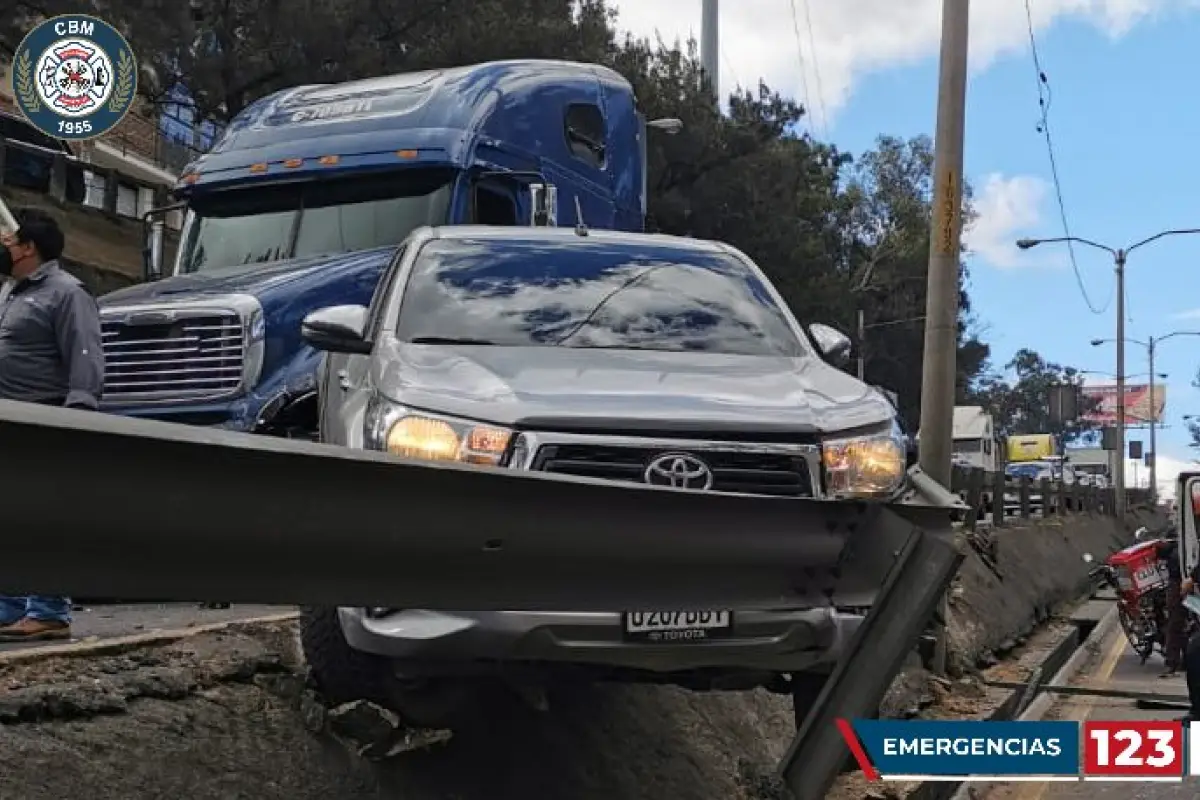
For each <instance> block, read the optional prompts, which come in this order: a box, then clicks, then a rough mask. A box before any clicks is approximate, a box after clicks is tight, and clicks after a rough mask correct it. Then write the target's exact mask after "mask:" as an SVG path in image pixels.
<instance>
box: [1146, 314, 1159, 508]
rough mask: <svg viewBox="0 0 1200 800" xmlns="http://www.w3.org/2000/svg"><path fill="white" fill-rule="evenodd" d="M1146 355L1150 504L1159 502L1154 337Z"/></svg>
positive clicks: (1147, 344)
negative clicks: (1148, 366) (1147, 367)
mask: <svg viewBox="0 0 1200 800" xmlns="http://www.w3.org/2000/svg"><path fill="white" fill-rule="evenodd" d="M1146 355H1147V358H1148V359H1149V361H1150V505H1155V504H1157V503H1158V436H1157V432H1156V430H1155V429H1156V428H1157V427H1158V426H1157V425H1156V424H1155V422H1154V416H1155V415H1154V411H1155V406H1154V381H1155V380H1156V378H1157V376H1156V375H1155V374H1154V337H1153V336H1151V337H1150V338H1149V339H1148V340H1147V342H1146Z"/></svg>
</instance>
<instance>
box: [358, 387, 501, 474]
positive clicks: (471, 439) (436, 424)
mask: <svg viewBox="0 0 1200 800" xmlns="http://www.w3.org/2000/svg"><path fill="white" fill-rule="evenodd" d="M365 424H366V431H365V434H366V435H365V443H366V445H367V447H369V448H370V449H372V450H383V451H385V452H388V453H391V454H392V455H397V456H404V457H406V458H423V459H426V460H428V461H458V462H460V463H465V464H490V465H496V464H499V463H500V460H501V458H503V457H504V453H505V452H506V451H507V450H508V443H509V441H510V440H511V439H512V436H513V432H512V431H511V430H509V429H507V428H500V427H496V426H494V425H486V424H483V423H480V422H474V421H471V420H464V419H455V418H453V417H443V416H435V415H432V414H424V413H420V412H416V411H409V410H408V409H406V408H404V407H402V406H397V405H394V404H391V403H389V402H387V401H386V400H382V399H376V400H374V401H372V403H371V405H370V407H368V409H367V416H366V420H365Z"/></svg>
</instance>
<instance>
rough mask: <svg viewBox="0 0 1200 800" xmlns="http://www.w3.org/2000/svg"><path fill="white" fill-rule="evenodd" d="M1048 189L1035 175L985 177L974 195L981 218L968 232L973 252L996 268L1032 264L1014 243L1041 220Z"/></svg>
mask: <svg viewBox="0 0 1200 800" xmlns="http://www.w3.org/2000/svg"><path fill="white" fill-rule="evenodd" d="M1049 188H1050V187H1049V184H1048V183H1047V182H1046V181H1044V180H1042V179H1041V178H1038V177H1036V176H1033V175H1013V176H1011V177H1005V176H1004V175H1001V174H999V173H992V174H990V175H988V176H986V177H985V178H984V179H983V182H982V185H981V186H980V187H979V189H978V191H977V192H976V195H975V210H976V212H977V213H978V215H979V216H978V218H977V219H976V220H975V222H974V224H973V225H972V226H971V227H970V228H969V229H968V230H967V232H966V237H965V238H966V244H967V247H968V248H969V249H970V251H971V252H972V253H974V254H975V255H976V256H978V257H980V258H982V259H984V260H985V261H987V262H988V263H989V264H991V265H992V266H995V267H1002V268H1010V267H1017V266H1022V265H1028V264H1030V263H1031V262H1030V261H1029V259H1028V258H1027V257H1025V254H1024V253H1023V252H1022V251H1021V250H1018V249H1017V246H1016V244H1015V242H1016V240H1017V239H1018V238H1020V236H1021V234H1025V233H1028V232H1029V231H1031V230H1033V229H1034V228H1036V227H1037V225H1038V223H1039V222H1040V221H1041V207H1042V201H1043V200H1044V199H1045V197H1046V192H1047V191H1048V190H1049Z"/></svg>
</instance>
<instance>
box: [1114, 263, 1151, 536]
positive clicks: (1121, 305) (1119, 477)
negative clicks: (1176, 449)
mask: <svg viewBox="0 0 1200 800" xmlns="http://www.w3.org/2000/svg"><path fill="white" fill-rule="evenodd" d="M1126 255H1127V251H1126V250H1123V249H1118V250H1117V251H1116V252H1115V253H1114V254H1113V263H1114V264H1115V265H1116V269H1117V341H1116V342H1115V344H1116V346H1117V472H1116V474H1115V475H1113V485H1114V487H1115V488H1116V495H1117V498H1116V503H1115V504H1114V505H1115V506H1116V511H1117V519H1119V520H1124V519H1125V464H1126V462H1127V461H1128V460H1129V454H1128V453H1126V452H1125V258H1126ZM1150 382H1151V383H1154V367H1151V368H1150Z"/></svg>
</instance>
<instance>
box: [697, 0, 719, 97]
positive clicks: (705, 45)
mask: <svg viewBox="0 0 1200 800" xmlns="http://www.w3.org/2000/svg"><path fill="white" fill-rule="evenodd" d="M718 26H719V24H718V21H717V0H704V8H703V11H702V12H701V19H700V66H701V68H702V69H703V70H704V77H705V78H707V79H708V82H709V84H710V88H711V89H712V93H713V95H714V96H715V97H716V98H718V100H719V99H720V97H721V81H720V79H719V76H720V71H719V69H718V67H719V65H720V62H721V59H720V52H721V49H720V46H719V40H718V38H717V28H718Z"/></svg>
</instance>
